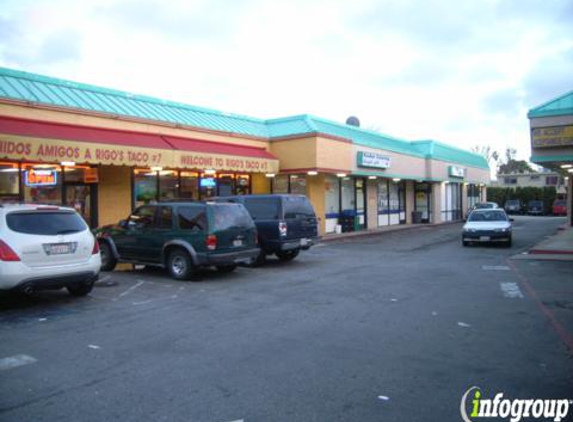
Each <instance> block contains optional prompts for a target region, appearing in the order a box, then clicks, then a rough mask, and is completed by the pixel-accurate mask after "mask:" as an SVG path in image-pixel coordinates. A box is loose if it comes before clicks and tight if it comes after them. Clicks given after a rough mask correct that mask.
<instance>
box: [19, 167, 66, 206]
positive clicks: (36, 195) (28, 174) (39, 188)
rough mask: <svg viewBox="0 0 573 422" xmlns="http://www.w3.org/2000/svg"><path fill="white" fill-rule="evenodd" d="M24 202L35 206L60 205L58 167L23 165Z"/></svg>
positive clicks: (60, 194) (59, 169) (60, 189)
mask: <svg viewBox="0 0 573 422" xmlns="http://www.w3.org/2000/svg"><path fill="white" fill-rule="evenodd" d="M22 170H23V173H22V177H23V179H24V201H25V202H31V203H36V204H47V205H61V204H62V171H61V167H60V166H55V165H48V164H25V165H24V166H23V167H22Z"/></svg>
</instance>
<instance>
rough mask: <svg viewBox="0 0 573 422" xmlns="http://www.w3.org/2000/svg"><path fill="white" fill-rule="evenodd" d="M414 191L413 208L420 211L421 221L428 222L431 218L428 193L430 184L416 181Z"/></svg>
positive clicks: (429, 192) (430, 187)
mask: <svg viewBox="0 0 573 422" xmlns="http://www.w3.org/2000/svg"><path fill="white" fill-rule="evenodd" d="M414 192H415V196H416V197H415V202H414V210H415V211H419V212H421V213H422V222H425V223H428V222H430V220H431V211H430V195H431V192H432V186H431V185H430V184H429V183H416V184H415V185H414Z"/></svg>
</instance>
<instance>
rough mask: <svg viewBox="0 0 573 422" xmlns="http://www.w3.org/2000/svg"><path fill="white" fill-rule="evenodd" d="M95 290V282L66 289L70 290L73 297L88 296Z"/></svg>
mask: <svg viewBox="0 0 573 422" xmlns="http://www.w3.org/2000/svg"><path fill="white" fill-rule="evenodd" d="M93 288H94V283H93V281H90V282H89V283H83V284H75V285H73V286H67V287H66V289H68V293H69V294H71V295H72V296H87V295H88V294H89V293H90V292H91V291H92V289H93Z"/></svg>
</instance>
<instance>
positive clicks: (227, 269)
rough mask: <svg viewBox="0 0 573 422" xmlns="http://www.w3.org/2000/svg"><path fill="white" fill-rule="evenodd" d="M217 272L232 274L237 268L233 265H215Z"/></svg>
mask: <svg viewBox="0 0 573 422" xmlns="http://www.w3.org/2000/svg"><path fill="white" fill-rule="evenodd" d="M216 268H217V271H219V272H220V273H232V272H233V271H235V268H237V266H236V265H235V264H231V265H217V267H216Z"/></svg>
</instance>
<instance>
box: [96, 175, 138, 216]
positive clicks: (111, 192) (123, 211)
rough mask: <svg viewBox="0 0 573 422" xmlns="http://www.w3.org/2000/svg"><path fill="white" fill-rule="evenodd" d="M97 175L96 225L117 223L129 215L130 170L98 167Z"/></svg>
mask: <svg viewBox="0 0 573 422" xmlns="http://www.w3.org/2000/svg"><path fill="white" fill-rule="evenodd" d="M98 173H99V186H98V207H99V209H98V214H99V222H98V223H99V225H100V226H102V225H105V224H112V223H117V222H118V221H119V220H122V219H124V218H126V217H127V216H129V214H130V213H131V168H130V167H123V166H100V167H99V169H98Z"/></svg>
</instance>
